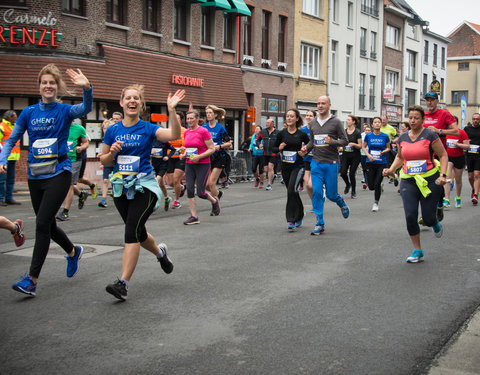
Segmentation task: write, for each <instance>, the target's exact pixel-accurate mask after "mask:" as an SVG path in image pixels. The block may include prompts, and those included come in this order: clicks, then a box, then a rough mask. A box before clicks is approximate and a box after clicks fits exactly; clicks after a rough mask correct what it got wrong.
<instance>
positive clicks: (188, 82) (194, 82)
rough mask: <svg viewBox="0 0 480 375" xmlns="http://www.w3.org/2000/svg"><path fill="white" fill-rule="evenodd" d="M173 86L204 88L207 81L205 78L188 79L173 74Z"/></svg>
mask: <svg viewBox="0 0 480 375" xmlns="http://www.w3.org/2000/svg"><path fill="white" fill-rule="evenodd" d="M172 84H174V85H182V86H191V87H201V88H203V86H204V84H205V80H204V79H203V78H196V77H187V76H182V75H180V74H172Z"/></svg>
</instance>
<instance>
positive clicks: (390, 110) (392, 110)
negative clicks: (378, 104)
mask: <svg viewBox="0 0 480 375" xmlns="http://www.w3.org/2000/svg"><path fill="white" fill-rule="evenodd" d="M382 115H385V116H387V119H388V121H392V122H400V121H402V107H397V106H394V105H386V106H384V107H383V111H382Z"/></svg>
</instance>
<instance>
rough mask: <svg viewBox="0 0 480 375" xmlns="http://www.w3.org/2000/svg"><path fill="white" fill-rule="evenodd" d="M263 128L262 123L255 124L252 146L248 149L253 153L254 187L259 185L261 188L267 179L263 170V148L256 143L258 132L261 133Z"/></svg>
mask: <svg viewBox="0 0 480 375" xmlns="http://www.w3.org/2000/svg"><path fill="white" fill-rule="evenodd" d="M261 130H262V127H261V126H260V125H257V126H255V134H254V135H253V137H252V140H251V142H250V147H249V149H248V151H249V152H251V153H252V170H253V176H254V177H255V183H254V184H253V187H255V188H256V187H258V188H259V189H263V181H264V179H265V174H264V170H263V168H264V165H263V164H264V160H263V150H262V149H261V148H259V147H258V146H257V143H256V140H257V137H258V134H260V131H261Z"/></svg>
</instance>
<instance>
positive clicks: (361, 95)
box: [358, 73, 365, 109]
mask: <svg viewBox="0 0 480 375" xmlns="http://www.w3.org/2000/svg"><path fill="white" fill-rule="evenodd" d="M358 108H359V109H365V74H363V73H360V82H359V86H358Z"/></svg>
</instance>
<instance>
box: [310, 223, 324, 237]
mask: <svg viewBox="0 0 480 375" xmlns="http://www.w3.org/2000/svg"><path fill="white" fill-rule="evenodd" d="M323 232H325V225H315V227H314V228H313V229H312V232H311V233H310V234H311V235H312V236H320V235H321V234H322V233H323Z"/></svg>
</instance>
